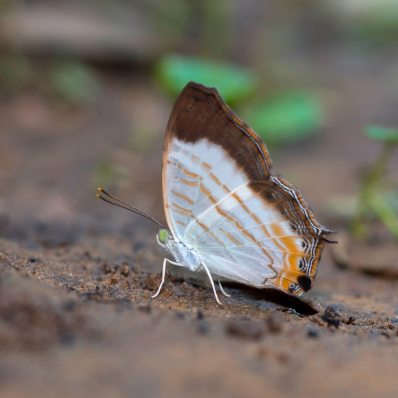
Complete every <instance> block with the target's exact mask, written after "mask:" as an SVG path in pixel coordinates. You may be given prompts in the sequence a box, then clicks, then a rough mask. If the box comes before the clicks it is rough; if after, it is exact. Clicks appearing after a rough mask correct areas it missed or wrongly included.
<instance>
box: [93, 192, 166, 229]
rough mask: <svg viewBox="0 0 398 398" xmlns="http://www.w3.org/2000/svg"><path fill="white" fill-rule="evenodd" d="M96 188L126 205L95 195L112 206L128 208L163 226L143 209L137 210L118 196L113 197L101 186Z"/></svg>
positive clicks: (161, 226)
mask: <svg viewBox="0 0 398 398" xmlns="http://www.w3.org/2000/svg"><path fill="white" fill-rule="evenodd" d="M98 190H99V191H101V192H102V193H104V194H105V195H107V196H109V197H110V198H112V199H113V200H116V201H117V202H120V203H123V204H124V205H126V206H127V207H126V206H122V205H119V204H117V203H113V202H111V201H110V200H108V199H105V198H104V197H102V196H101V195H97V197H98V198H100V199H102V200H103V201H104V202H107V203H110V204H111V205H114V206H119V207H121V208H122V209H126V210H129V211H131V212H133V213H136V214H139V215H140V216H143V217H145V218H147V219H148V220H151V221H152V222H154V223H155V224H157V225H159V227H160V228H165V227H164V226H163V225H162V224H161V223H160V222H159V221H157V220H155V219H154V218H153V217H151V216H150V215H149V214H146V213H144V212H143V211H141V210H138V209H137V208H135V207H133V206H131V205H129V204H128V203H126V202H123V201H122V200H120V199H118V198H115V197H114V196H112V195H111V194H109V193H108V192H106V191H104V190H103V189H102V188H98Z"/></svg>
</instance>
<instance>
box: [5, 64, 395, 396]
mask: <svg viewBox="0 0 398 398" xmlns="http://www.w3.org/2000/svg"><path fill="white" fill-rule="evenodd" d="M326 61H327V60H320V61H319V66H320V69H322V67H326V65H327V62H326ZM332 67H333V66H332ZM334 67H336V65H334ZM364 75H366V71H364V74H363V76H364ZM363 76H362V77H363ZM351 77H352V76H350V75H349V74H347V75H345V76H340V77H339V82H338V83H336V82H335V83H336V84H335V86H334V87H335V90H336V92H335V96H334V97H333V95H331V98H332V97H333V98H334V99H336V98H337V99H338V101H335V100H334V101H332V102H331V105H330V109H329V112H330V121H329V122H328V125H327V126H326V127H325V129H324V131H323V134H322V135H320V136H319V137H317V138H316V139H314V140H312V141H310V142H306V143H303V144H300V145H295V146H294V147H290V148H289V147H287V148H285V149H280V150H276V151H275V152H274V153H272V152H271V156H272V158H273V160H274V163H275V169H276V171H278V172H280V173H281V174H282V175H283V176H284V177H286V178H287V179H288V180H289V181H291V182H292V183H294V184H295V185H297V186H298V187H299V188H300V189H301V190H302V191H303V195H304V197H305V198H306V200H307V201H308V202H309V204H310V205H311V206H312V207H313V209H314V212H315V215H316V218H317V219H318V221H320V222H321V223H322V224H325V225H326V226H327V227H328V228H331V229H334V230H340V231H342V230H344V228H345V226H344V223H341V222H340V221H338V220H336V218H335V217H334V216H333V214H331V213H329V212H328V211H327V210H326V208H327V202H328V200H329V199H330V197H332V196H333V195H338V194H352V193H355V192H356V189H357V187H358V176H359V175H360V171H361V170H362V169H363V168H364V167H365V166H366V165H367V164H369V162H370V161H371V160H372V158H374V156H375V155H376V153H377V149H378V148H376V149H375V144H373V143H370V142H367V141H365V140H364V139H363V138H362V133H361V128H362V127H361V126H362V125H363V122H364V116H363V115H364V114H367V115H373V116H375V115H377V109H379V108H377V109H376V107H375V104H376V103H377V104H378V106H382V105H383V103H381V102H382V101H381V100H380V98H381V97H382V96H381V94H380V93H378V92H377V91H375V90H374V87H375V85H376V83H375V80H374V79H376V78H379V77H377V76H376V78H375V77H374V76H373V80H372V79H369V82H368V81H367V80H366V79H364V81H361V84H359V83H358V80H351ZM380 78H381V77H380ZM101 79H102V84H103V94H102V96H100V98H99V99H98V101H97V102H96V103H95V104H94V105H90V106H89V107H87V109H83V110H82V109H70V108H64V107H57V106H54V105H50V104H48V103H47V102H45V101H43V100H42V98H41V97H40V96H39V95H37V94H35V93H27V94H26V95H24V96H20V97H18V98H17V99H14V100H10V99H9V98H5V99H1V101H2V103H1V108H0V113H1V115H0V116H1V117H0V120H1V131H2V133H1V135H0V148H1V154H2V155H1V158H0V166H1V167H0V194H1V199H0V265H1V266H0V395H1V396H2V397H10V398H11V397H12V398H19V397H24V398H25V397H31V398H35V397H40V398H43V397H55V396H56V397H79V396H85V397H87V398H89V397H96V398H97V397H107V398H109V397H112V398H117V397H151V398H152V397H174V398H177V397H187V396H189V397H195V398H196V397H236V398H240V397H264V396H268V397H284V396H293V397H319V396H322V397H336V396H338V397H363V398H366V397H374V396H383V397H396V396H397V391H398V380H397V377H396V374H397V370H398V295H397V286H398V285H397V283H398V282H397V279H396V277H395V274H388V273H387V274H386V273H377V272H376V273H373V274H372V273H369V272H363V270H361V268H360V267H357V268H355V267H354V268H353V269H350V268H348V269H342V268H339V267H336V266H335V265H334V263H333V262H332V257H331V251H330V247H328V248H326V250H325V252H324V255H323V259H322V262H321V264H320V266H319V272H318V275H317V280H316V283H315V286H314V288H313V289H312V290H311V291H310V292H309V293H308V294H306V295H305V296H304V298H302V299H301V298H294V297H291V296H289V295H287V294H283V293H280V292H277V291H274V290H255V289H249V288H247V287H245V286H241V285H238V284H234V283H230V282H228V281H224V282H223V285H224V288H225V290H226V292H227V293H228V294H230V295H231V297H225V296H223V295H222V294H221V292H220V293H219V294H220V296H219V297H220V299H221V301H222V302H223V305H222V306H220V305H218V304H217V303H216V302H215V300H214V297H213V293H212V290H211V287H210V285H209V282H208V281H207V280H206V278H205V277H204V274H201V273H199V274H193V273H190V272H186V271H184V270H182V269H181V268H178V267H174V266H169V271H170V272H169V273H168V275H167V280H166V283H165V286H164V288H163V290H162V292H161V294H160V295H159V296H158V297H157V298H155V299H151V296H152V295H153V294H154V292H155V291H156V289H157V286H158V285H159V283H160V271H161V265H162V261H163V258H164V253H162V251H161V249H160V248H153V249H152V250H151V251H149V252H148V253H147V254H145V256H144V257H143V259H142V262H141V264H140V268H139V271H138V274H137V280H136V286H134V283H133V274H134V271H133V270H134V268H135V266H136V264H137V260H138V257H139V255H140V254H141V253H142V252H143V251H144V250H145V249H147V248H148V247H149V246H151V245H152V244H153V243H154V241H155V236H154V233H155V232H156V228H154V226H152V225H148V224H150V223H149V221H147V220H145V219H141V218H139V217H138V216H134V215H131V217H130V214H128V215H127V214H126V213H125V212H123V211H122V210H120V209H116V208H113V207H110V206H107V205H106V204H104V203H102V202H100V201H98V200H96V199H95V193H96V183H97V181H101V178H99V177H98V178H97V177H96V176H97V174H98V173H97V171H96V170H98V167H99V166H98V164H101V162H103V161H104V159H106V160H107V161H110V162H111V163H112V162H113V164H115V165H116V166H117V167H116V169H117V170H119V171H120V170H122V171H123V173H125V174H126V175H124V177H123V178H121V179H119V180H118V181H119V183H117V184H116V183H115V181H114V180H112V183H111V184H110V187H109V190H110V191H111V192H112V193H115V194H116V195H117V196H119V197H121V198H122V199H125V200H127V201H129V202H131V203H132V204H134V205H135V206H137V207H139V208H141V209H143V210H145V211H147V212H148V213H150V214H152V215H154V216H155V217H158V218H159V219H160V221H161V222H164V215H163V207H162V197H161V149H162V136H163V131H164V127H165V125H166V122H167V115H168V113H169V111H170V109H171V103H170V102H168V101H167V100H165V99H164V98H163V97H162V95H160V93H159V92H158V91H157V89H156V88H155V87H154V86H153V85H152V84H151V82H150V81H148V79H147V78H145V77H142V78H141V77H139V78H138V77H137V78H135V79H130V78H127V77H123V75H122V74H121V75H120V76H118V77H117V78H116V77H115V76H114V75H110V74H107V72H106V71H103V72H102V74H101ZM359 89H360V90H361V92H360V93H359V92H358V91H359ZM336 93H337V94H336ZM336 95H337V97H336ZM354 98H355V99H356V100H355V101H354V100H353V99H354ZM358 98H359V100H358ZM383 98H384V99H385V101H387V100H388V96H384V97H383ZM386 98H387V99H386ZM359 102H360V103H359ZM390 105H391V104H390ZM394 109H395V108H394ZM367 112H368V113H367ZM395 114H396V112H395V113H394V112H392V113H391V114H390V116H388V115H387V116H385V119H386V120H390V121H392V119H393V118H394V117H395ZM153 115H154V116H153ZM152 116H153V117H152ZM144 117H145V118H146V120H151V121H152V125H151V126H150V128H151V131H155V132H156V133H154V135H153V139H152V141H151V142H150V143H149V144H148V146H144V147H139V146H138V147H137V145H136V146H134V139H133V140H132V137H133V138H134V134H135V133H134V134H133V133H131V132H132V131H139V130H140V126H141V124H140V123H141V121H142V119H143V118H144ZM389 118H390V119H389ZM132 142H133V144H132ZM135 142H137V141H135ZM148 148H149V149H148ZM396 164H397V158H394V159H393V164H392V167H396ZM96 173H97V174H96ZM123 173H122V174H123ZM117 175H119V174H117ZM119 177H120V176H119ZM119 177H118V178H119ZM115 179H116V177H115ZM126 181H127V182H126ZM104 188H108V187H104ZM337 240H338V236H337Z"/></svg>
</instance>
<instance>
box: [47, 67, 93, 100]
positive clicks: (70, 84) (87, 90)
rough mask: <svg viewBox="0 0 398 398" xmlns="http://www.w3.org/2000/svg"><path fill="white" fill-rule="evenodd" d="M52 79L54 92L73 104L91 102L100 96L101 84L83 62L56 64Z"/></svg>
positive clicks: (52, 71)
mask: <svg viewBox="0 0 398 398" xmlns="http://www.w3.org/2000/svg"><path fill="white" fill-rule="evenodd" d="M50 78H51V86H52V88H53V90H54V91H55V92H56V93H57V94H58V95H60V96H61V97H62V98H63V99H65V100H66V101H68V102H71V103H73V104H77V105H80V104H83V103H86V102H90V101H92V100H94V98H95V97H96V95H97V94H98V90H99V83H98V81H97V79H96V76H95V74H94V71H93V70H92V69H91V68H90V67H88V66H87V65H85V64H83V63H81V62H77V61H57V62H55V64H54V65H53V68H52V70H51V76H50Z"/></svg>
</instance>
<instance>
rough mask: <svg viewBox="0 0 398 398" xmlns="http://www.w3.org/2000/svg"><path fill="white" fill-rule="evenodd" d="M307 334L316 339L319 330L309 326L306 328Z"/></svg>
mask: <svg viewBox="0 0 398 398" xmlns="http://www.w3.org/2000/svg"><path fill="white" fill-rule="evenodd" d="M307 336H308V337H311V338H313V339H316V338H318V337H319V331H318V330H316V329H314V328H312V327H309V328H308V329H307Z"/></svg>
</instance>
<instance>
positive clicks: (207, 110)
mask: <svg viewBox="0 0 398 398" xmlns="http://www.w3.org/2000/svg"><path fill="white" fill-rule="evenodd" d="M271 167H272V161H271V158H270V156H269V153H268V150H267V148H266V146H265V144H264V142H263V141H262V140H261V138H260V137H259V136H258V135H257V134H256V133H255V132H254V131H253V130H252V129H251V128H250V127H249V126H248V125H247V124H246V123H244V122H243V121H241V120H240V119H238V117H237V116H236V115H235V113H234V112H233V111H232V110H231V109H230V108H229V107H228V106H227V105H226V103H225V102H224V101H223V99H222V98H221V96H220V94H219V93H218V91H217V90H216V89H215V88H211V87H206V86H204V85H202V84H198V83H194V82H190V83H188V84H187V85H186V86H185V88H184V89H183V90H182V92H181V93H180V95H179V97H178V99H177V101H176V102H175V104H174V107H173V109H172V111H171V114H170V118H169V122H168V124H167V129H166V134H165V140H164V149H163V173H162V185H163V200H164V208H165V213H166V219H167V224H168V228H165V227H163V226H162V224H161V223H159V222H158V221H156V220H155V219H154V218H152V217H150V216H149V215H147V214H145V213H143V212H141V211H140V210H138V209H136V208H134V207H132V206H130V205H128V206H129V207H130V208H131V209H133V211H134V212H136V213H139V214H141V215H143V216H145V217H147V218H149V219H151V221H154V222H155V223H157V224H158V225H159V226H160V228H161V229H160V230H159V231H158V233H157V234H156V240H157V243H158V244H159V245H160V246H161V247H163V248H164V249H165V250H166V251H167V252H169V253H170V254H171V255H172V256H173V257H174V260H175V261H171V260H169V259H168V258H165V259H164V261H163V268H162V281H161V283H160V286H159V288H158V290H157V292H156V294H155V295H154V296H153V298H154V297H156V296H158V294H159V293H160V291H161V288H162V286H163V283H164V280H165V273H166V265H167V263H171V264H174V265H177V266H182V267H185V268H188V269H189V270H190V271H194V272H198V271H204V272H206V273H207V275H208V277H209V280H210V283H211V285H212V288H213V292H214V295H215V298H216V300H217V302H218V303H219V304H221V302H220V301H219V299H218V296H217V291H216V288H215V285H214V282H213V276H215V277H216V278H217V279H218V282H219V285H220V289H221V291H222V292H223V293H224V294H225V295H227V294H226V293H225V291H224V289H223V288H222V286H221V283H220V279H219V277H223V278H226V279H229V280H232V281H236V282H239V283H243V284H246V285H250V286H253V287H256V288H260V289H261V288H276V289H279V290H282V291H285V292H287V293H290V294H293V295H301V294H302V293H303V292H308V291H309V290H310V289H311V288H312V287H313V285H314V281H315V276H316V273H317V267H318V263H319V261H320V258H321V253H322V250H323V248H324V246H325V244H326V243H327V242H329V243H335V242H331V241H329V240H328V239H327V238H326V237H327V236H328V235H329V234H331V233H332V232H333V231H330V230H328V229H327V228H325V227H324V226H322V225H321V224H319V223H318V222H317V221H316V220H315V218H314V216H313V213H312V211H311V210H310V208H309V207H308V206H307V204H306V203H305V201H304V199H303V197H302V195H301V192H300V191H299V190H298V189H297V188H296V187H294V186H293V185H291V184H290V183H288V182H287V181H286V180H285V179H283V178H282V177H281V176H279V175H274V174H271ZM100 190H101V189H100ZM101 191H102V192H103V193H105V194H107V193H106V192H105V191H104V190H101ZM107 195H108V196H111V195H109V194H107ZM97 196H99V195H97ZM99 197H100V198H101V199H104V198H103V197H101V196H99ZM111 197H112V198H113V199H116V198H115V197H113V196H111ZM104 200H105V199H104ZM116 200H118V199H116ZM122 203H124V204H126V203H125V202H122ZM113 204H114V203H113ZM119 206H120V205H119ZM227 296H228V295H227Z"/></svg>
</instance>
